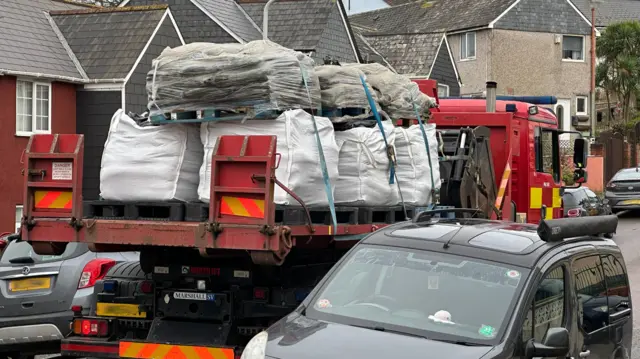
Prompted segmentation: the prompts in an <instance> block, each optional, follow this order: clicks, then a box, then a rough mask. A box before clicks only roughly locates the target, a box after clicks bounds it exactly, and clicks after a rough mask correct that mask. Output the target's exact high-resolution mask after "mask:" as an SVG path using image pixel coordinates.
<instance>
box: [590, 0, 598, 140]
mask: <svg viewBox="0 0 640 359" xmlns="http://www.w3.org/2000/svg"><path fill="white" fill-rule="evenodd" d="M589 105H590V109H589V110H590V111H589V112H591V113H590V115H591V116H590V118H591V126H590V128H589V130H590V131H589V132H590V133H589V135H590V137H593V135H594V134H595V126H596V118H597V116H596V5H595V2H592V5H591V103H589Z"/></svg>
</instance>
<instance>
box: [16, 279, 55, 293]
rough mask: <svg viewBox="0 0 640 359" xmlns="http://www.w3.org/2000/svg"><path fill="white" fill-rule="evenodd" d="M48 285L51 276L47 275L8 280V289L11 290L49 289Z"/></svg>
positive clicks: (49, 285) (49, 284)
mask: <svg viewBox="0 0 640 359" xmlns="http://www.w3.org/2000/svg"><path fill="white" fill-rule="evenodd" d="M49 287H51V278H49V277H36V278H25V279H16V280H12V281H10V282H9V290H10V291H12V292H23V291H28V290H38V289H49Z"/></svg>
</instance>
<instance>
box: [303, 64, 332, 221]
mask: <svg viewBox="0 0 640 359" xmlns="http://www.w3.org/2000/svg"><path fill="white" fill-rule="evenodd" d="M300 71H301V72H302V80H303V81H304V87H305V88H306V90H307V98H308V99H309V106H310V108H313V101H311V92H310V91H309V82H308V75H307V72H306V70H305V69H304V68H303V67H302V66H300ZM311 118H312V119H313V121H312V122H313V131H314V132H315V135H316V136H315V137H316V145H317V146H318V155H319V157H320V168H321V170H322V179H323V181H324V190H325V192H326V193H327V200H328V201H329V210H330V211H331V221H332V223H333V228H334V230H337V228H338V220H337V218H336V206H335V203H334V201H333V192H332V191H331V180H330V179H329V171H328V170H327V161H325V158H324V151H323V150H322V141H320V133H318V124H317V123H316V117H315V116H314V115H313V112H312V113H311Z"/></svg>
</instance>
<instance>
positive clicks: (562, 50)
mask: <svg viewBox="0 0 640 359" xmlns="http://www.w3.org/2000/svg"><path fill="white" fill-rule="evenodd" d="M565 37H579V38H581V39H582V60H574V59H565V58H564V38H565ZM560 46H562V48H561V50H560V51H561V53H560V56H561V57H562V61H564V62H585V61H586V58H587V48H586V47H587V41H586V39H585V37H584V36H583V35H562V43H561V44H560Z"/></svg>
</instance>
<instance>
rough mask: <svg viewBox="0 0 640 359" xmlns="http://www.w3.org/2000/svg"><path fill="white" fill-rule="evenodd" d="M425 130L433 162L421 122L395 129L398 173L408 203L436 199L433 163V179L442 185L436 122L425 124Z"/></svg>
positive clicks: (415, 204)
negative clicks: (425, 141)
mask: <svg viewBox="0 0 640 359" xmlns="http://www.w3.org/2000/svg"><path fill="white" fill-rule="evenodd" d="M424 127H425V133H426V135H427V142H429V153H430V155H431V165H430V164H429V156H428V155H427V147H426V146H425V143H424V137H423V136H422V131H421V130H420V125H413V126H411V127H409V128H402V127H397V128H396V129H395V135H396V138H395V140H396V142H395V147H396V148H395V149H396V162H397V166H396V173H397V174H398V183H400V190H401V191H402V197H403V198H404V202H405V203H406V204H410V205H414V206H426V205H429V204H431V202H433V198H432V195H431V189H432V188H431V166H433V182H434V185H435V188H440V165H439V162H438V142H437V139H436V125H433V124H426V125H424Z"/></svg>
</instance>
